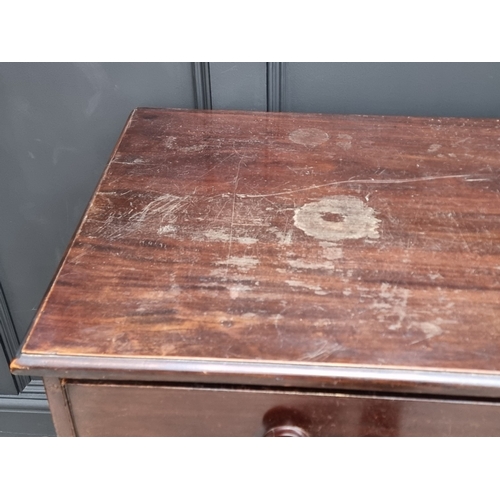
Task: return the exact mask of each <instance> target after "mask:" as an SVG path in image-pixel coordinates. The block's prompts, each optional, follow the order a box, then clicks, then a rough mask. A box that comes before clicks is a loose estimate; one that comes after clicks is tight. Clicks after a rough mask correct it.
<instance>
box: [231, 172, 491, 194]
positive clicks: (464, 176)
mask: <svg viewBox="0 0 500 500" xmlns="http://www.w3.org/2000/svg"><path fill="white" fill-rule="evenodd" d="M441 179H465V180H467V181H469V182H470V175H468V174H457V175H438V176H428V177H414V178H412V179H380V180H377V179H348V180H346V181H335V182H328V183H327V184H318V185H313V186H307V187H304V188H299V189H290V190H288V191H280V192H277V193H266V194H237V196H238V197H239V198H266V197H267V196H282V195H287V194H292V193H299V192H301V191H310V190H312V189H320V188H324V187H329V186H338V185H340V184H409V183H412V182H427V181H435V180H441ZM478 180H479V179H478ZM481 180H489V179H481Z"/></svg>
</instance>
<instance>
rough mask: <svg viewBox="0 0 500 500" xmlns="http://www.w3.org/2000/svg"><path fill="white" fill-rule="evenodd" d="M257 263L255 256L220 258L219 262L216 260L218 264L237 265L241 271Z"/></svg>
mask: <svg viewBox="0 0 500 500" xmlns="http://www.w3.org/2000/svg"><path fill="white" fill-rule="evenodd" d="M258 263H259V259H256V258H255V257H249V256H245V257H235V256H232V257H229V258H228V259H226V260H221V261H219V262H216V264H217V265H218V266H232V267H237V268H238V269H240V270H241V271H248V270H249V269H251V268H253V267H255V266H256V265H257V264H258Z"/></svg>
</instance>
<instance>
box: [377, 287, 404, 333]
mask: <svg viewBox="0 0 500 500" xmlns="http://www.w3.org/2000/svg"><path fill="white" fill-rule="evenodd" d="M409 296H410V291H409V290H407V289H405V288H400V287H398V286H391V285H389V284H388V283H382V284H381V286H380V293H379V299H381V300H375V301H374V302H373V303H372V304H371V306H370V308H371V309H375V310H378V311H379V313H378V314H377V318H378V320H379V321H393V320H394V319H395V320H396V321H393V322H392V324H391V325H389V327H388V328H389V330H392V331H394V330H399V329H400V328H401V327H402V326H403V321H404V320H405V319H406V315H407V304H408V297H409Z"/></svg>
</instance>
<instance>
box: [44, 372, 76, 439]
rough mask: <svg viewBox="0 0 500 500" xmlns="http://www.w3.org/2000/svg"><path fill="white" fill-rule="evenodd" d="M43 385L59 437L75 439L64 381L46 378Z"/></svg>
mask: <svg viewBox="0 0 500 500" xmlns="http://www.w3.org/2000/svg"><path fill="white" fill-rule="evenodd" d="M43 383H44V385H45V391H46V392H47V399H48V400H49V406H50V412H51V414H52V420H53V421H54V427H55V428H56V432H57V435H58V436H60V437H74V436H75V431H74V428H73V422H72V419H71V413H70V410H69V406H68V401H67V398H66V393H65V390H64V384H63V381H62V380H61V379H58V378H50V377H46V378H44V379H43Z"/></svg>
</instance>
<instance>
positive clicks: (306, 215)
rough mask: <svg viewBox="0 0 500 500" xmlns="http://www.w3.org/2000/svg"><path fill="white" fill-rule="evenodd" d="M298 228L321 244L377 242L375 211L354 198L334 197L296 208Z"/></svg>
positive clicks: (377, 223)
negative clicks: (328, 242) (355, 241)
mask: <svg viewBox="0 0 500 500" xmlns="http://www.w3.org/2000/svg"><path fill="white" fill-rule="evenodd" d="M293 221H294V224H295V226H296V227H298V228H299V229H301V230H302V231H304V233H306V234H307V235H308V236H312V237H313V238H316V239H318V240H322V241H334V242H336V241H342V240H347V239H361V238H370V239H378V238H379V233H378V225H379V223H380V221H379V220H378V219H377V218H376V217H375V211H374V210H373V208H371V207H369V206H368V205H367V204H366V203H364V202H363V201H362V200H360V199H359V198H356V197H354V196H331V197H327V198H323V199H321V200H319V201H315V202H312V203H307V204H306V205H304V206H302V207H300V208H297V209H296V210H295V215H294V217H293Z"/></svg>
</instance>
